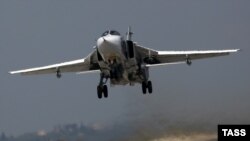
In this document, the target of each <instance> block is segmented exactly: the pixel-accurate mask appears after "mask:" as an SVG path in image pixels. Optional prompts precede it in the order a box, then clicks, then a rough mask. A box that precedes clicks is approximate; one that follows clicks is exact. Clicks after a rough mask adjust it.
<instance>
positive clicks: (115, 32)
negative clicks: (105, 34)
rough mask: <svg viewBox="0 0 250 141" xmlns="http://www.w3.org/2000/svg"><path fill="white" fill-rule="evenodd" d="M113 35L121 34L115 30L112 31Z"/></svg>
mask: <svg viewBox="0 0 250 141" xmlns="http://www.w3.org/2000/svg"><path fill="white" fill-rule="evenodd" d="M110 34H111V35H121V34H120V33H119V32H117V31H115V30H111V31H110Z"/></svg>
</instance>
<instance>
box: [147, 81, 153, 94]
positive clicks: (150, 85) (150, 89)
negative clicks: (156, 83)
mask: <svg viewBox="0 0 250 141" xmlns="http://www.w3.org/2000/svg"><path fill="white" fill-rule="evenodd" d="M152 92H153V87H152V82H151V81H148V93H150V94H151V93H152Z"/></svg>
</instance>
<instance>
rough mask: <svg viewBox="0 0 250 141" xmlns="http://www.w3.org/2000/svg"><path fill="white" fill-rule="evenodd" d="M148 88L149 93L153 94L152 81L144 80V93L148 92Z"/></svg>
mask: <svg viewBox="0 0 250 141" xmlns="http://www.w3.org/2000/svg"><path fill="white" fill-rule="evenodd" d="M147 89H148V93H149V94H151V93H152V92H153V87H152V82H151V81H143V82H142V93H143V94H146V93H147Z"/></svg>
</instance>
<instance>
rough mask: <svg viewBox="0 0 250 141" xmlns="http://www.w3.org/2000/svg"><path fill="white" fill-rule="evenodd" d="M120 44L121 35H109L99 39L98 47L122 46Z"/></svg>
mask: <svg viewBox="0 0 250 141" xmlns="http://www.w3.org/2000/svg"><path fill="white" fill-rule="evenodd" d="M120 45H121V37H120V36H114V35H109V36H104V37H100V38H99V39H98V40H97V46H98V47H102V46H120Z"/></svg>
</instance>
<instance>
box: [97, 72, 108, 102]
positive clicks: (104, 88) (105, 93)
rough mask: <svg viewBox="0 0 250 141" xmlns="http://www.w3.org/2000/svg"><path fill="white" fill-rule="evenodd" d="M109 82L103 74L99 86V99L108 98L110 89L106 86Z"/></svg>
mask: <svg viewBox="0 0 250 141" xmlns="http://www.w3.org/2000/svg"><path fill="white" fill-rule="evenodd" d="M104 78H105V79H106V80H105V81H103V79H104ZM107 81H108V77H105V75H104V74H103V73H101V77H100V83H99V85H98V86H97V97H98V98H99V99H101V98H102V96H104V98H107V97H108V87H107V85H105V84H106V83H107Z"/></svg>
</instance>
